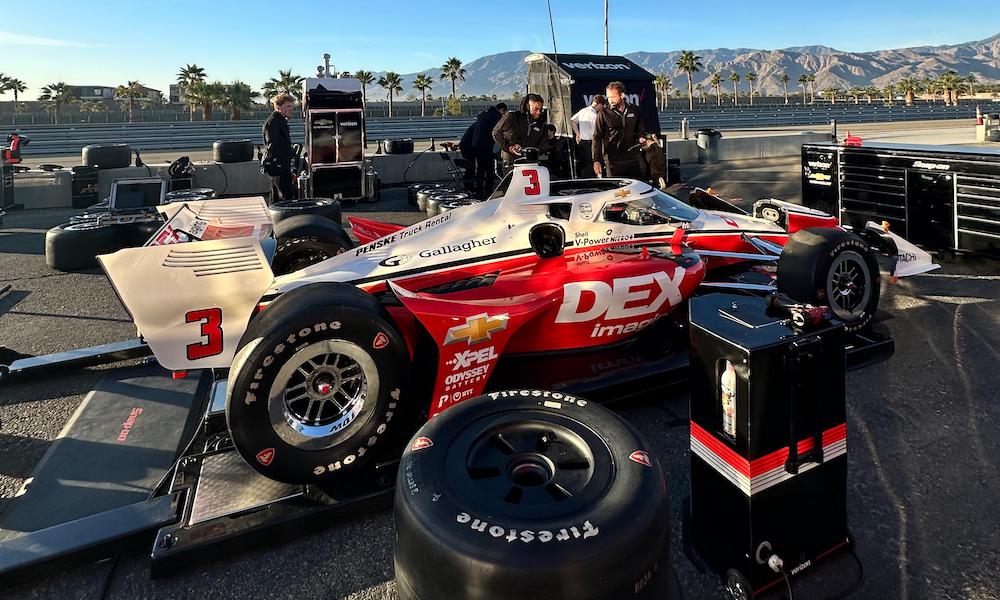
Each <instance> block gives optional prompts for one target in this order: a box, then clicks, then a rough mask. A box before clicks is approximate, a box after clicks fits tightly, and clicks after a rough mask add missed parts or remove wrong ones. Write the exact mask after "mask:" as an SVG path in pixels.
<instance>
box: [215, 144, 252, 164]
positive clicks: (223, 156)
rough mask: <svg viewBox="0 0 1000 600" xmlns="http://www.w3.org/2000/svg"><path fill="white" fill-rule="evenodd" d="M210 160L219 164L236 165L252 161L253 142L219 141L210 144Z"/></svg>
mask: <svg viewBox="0 0 1000 600" xmlns="http://www.w3.org/2000/svg"><path fill="white" fill-rule="evenodd" d="M212 160H213V161H215V162H219V163H238V162H247V161H250V160H253V142H251V141H250V140H220V141H217V142H215V143H214V144H212Z"/></svg>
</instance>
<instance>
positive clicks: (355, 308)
mask: <svg viewBox="0 0 1000 600" xmlns="http://www.w3.org/2000/svg"><path fill="white" fill-rule="evenodd" d="M409 369H410V362H409V354H408V352H407V349H406V344H405V343H404V341H403V338H402V337H401V336H400V334H399V333H398V332H397V331H396V329H395V328H394V327H393V326H392V325H391V321H390V318H389V316H388V314H387V313H386V312H385V309H384V308H383V307H382V306H381V305H380V304H379V302H378V301H377V300H376V299H375V298H374V297H372V296H371V295H369V294H367V293H365V292H362V291H361V290H359V289H357V288H355V287H353V286H350V285H346V284H315V285H307V286H303V287H300V288H298V289H295V290H292V291H291V292H288V293H286V294H284V295H282V296H281V297H279V298H278V299H277V300H276V301H274V302H272V303H271V304H270V305H269V306H268V307H267V308H266V309H265V310H264V311H263V312H262V313H261V314H259V315H258V316H257V317H255V318H254V319H253V320H252V321H251V322H250V326H249V327H248V329H247V332H246V333H245V334H244V336H243V339H242V340H241V342H240V349H239V350H238V351H237V353H236V356H235V358H234V360H233V366H232V368H231V370H230V376H229V390H230V395H229V396H228V398H227V402H226V420H227V423H228V425H229V431H230V433H231V435H232V439H233V444H234V445H235V447H236V449H237V451H239V453H240V455H241V456H242V457H243V458H244V459H245V460H246V462H247V464H249V465H250V466H252V467H253V468H254V469H256V470H257V471H259V472H260V473H262V474H263V475H265V476H266V477H269V478H271V479H275V480H277V481H284V482H288V483H321V482H327V483H328V482H329V481H330V480H331V479H338V480H339V479H340V477H341V476H344V477H346V476H348V475H350V474H351V473H353V472H357V471H358V470H359V469H360V468H362V467H363V466H364V465H365V464H366V463H368V462H369V461H370V460H371V459H372V457H373V456H374V455H375V454H376V453H377V452H378V451H379V450H380V449H381V448H382V446H383V445H384V444H388V443H391V441H392V439H393V436H396V435H397V433H396V432H397V431H399V430H400V427H401V426H402V424H403V423H404V422H405V421H406V420H407V418H406V415H407V414H408V412H407V411H406V410H404V408H403V407H402V406H401V405H400V403H401V402H404V401H405V402H409V401H410V400H409V399H404V398H403V394H404V392H405V391H406V390H407V385H408V381H409ZM410 431H412V430H410Z"/></svg>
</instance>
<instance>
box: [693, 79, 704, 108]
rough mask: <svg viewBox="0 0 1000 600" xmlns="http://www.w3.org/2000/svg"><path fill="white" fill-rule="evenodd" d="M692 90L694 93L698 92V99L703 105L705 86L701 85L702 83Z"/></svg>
mask: <svg viewBox="0 0 1000 600" xmlns="http://www.w3.org/2000/svg"><path fill="white" fill-rule="evenodd" d="M694 89H695V91H697V92H698V98H700V99H701V103H702V104H704V103H705V85H704V84H702V83H699V84H698V85H696V86H694Z"/></svg>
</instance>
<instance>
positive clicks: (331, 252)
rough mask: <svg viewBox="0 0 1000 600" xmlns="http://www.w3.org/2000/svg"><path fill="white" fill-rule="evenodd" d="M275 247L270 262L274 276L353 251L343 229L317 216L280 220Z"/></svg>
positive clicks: (275, 229)
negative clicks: (272, 258)
mask: <svg viewBox="0 0 1000 600" xmlns="http://www.w3.org/2000/svg"><path fill="white" fill-rule="evenodd" d="M274 237H275V238H277V241H278V245H277V248H276V249H275V252H274V260H272V261H271V269H272V270H273V271H274V273H275V275H284V274H287V273H292V272H295V271H298V270H300V269H304V268H306V267H308V266H310V265H314V264H316V263H319V262H322V261H324V260H326V259H328V258H331V257H334V256H336V255H338V254H342V253H344V252H346V251H347V250H350V249H351V248H353V247H354V244H353V243H352V242H351V238H350V237H348V235H347V232H346V231H344V228H343V227H341V226H340V225H338V224H337V223H335V222H333V221H331V220H330V219H327V218H324V217H321V216H318V215H298V216H295V217H288V218H287V219H284V220H282V221H281V222H279V223H278V224H277V225H275V227H274Z"/></svg>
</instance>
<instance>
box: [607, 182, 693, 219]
mask: <svg viewBox="0 0 1000 600" xmlns="http://www.w3.org/2000/svg"><path fill="white" fill-rule="evenodd" d="M698 214H699V211H698V209H696V208H692V207H690V206H688V205H687V204H684V203H683V202H681V201H680V200H678V199H677V198H674V197H673V196H671V195H669V194H666V193H664V192H662V191H660V190H654V191H653V193H652V194H649V195H643V196H641V197H637V198H629V197H625V198H623V199H622V200H621V201H620V202H609V203H608V204H606V205H605V206H604V220H605V221H611V222H614V223H623V224H625V225H666V224H669V223H678V222H683V223H686V222H690V221H693V220H695V219H696V218H698Z"/></svg>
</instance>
